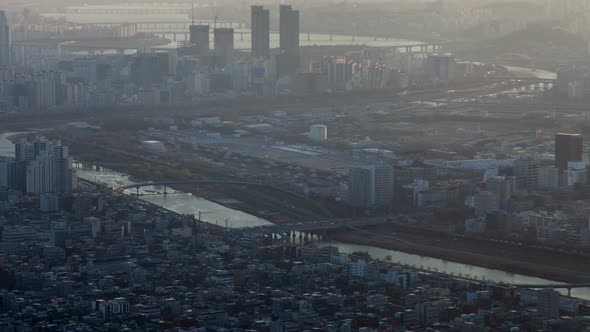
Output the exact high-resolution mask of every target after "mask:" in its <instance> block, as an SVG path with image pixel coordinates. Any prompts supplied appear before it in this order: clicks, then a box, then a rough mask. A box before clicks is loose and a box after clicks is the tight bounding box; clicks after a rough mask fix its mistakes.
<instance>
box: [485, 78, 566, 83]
mask: <svg viewBox="0 0 590 332" xmlns="http://www.w3.org/2000/svg"><path fill="white" fill-rule="evenodd" d="M484 80H485V81H488V82H524V83H531V84H534V83H537V84H541V83H557V79H556V78H540V77H485V78H484Z"/></svg>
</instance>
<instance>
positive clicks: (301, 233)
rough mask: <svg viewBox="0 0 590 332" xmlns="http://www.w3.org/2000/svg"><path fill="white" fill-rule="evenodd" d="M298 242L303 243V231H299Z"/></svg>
mask: <svg viewBox="0 0 590 332" xmlns="http://www.w3.org/2000/svg"><path fill="white" fill-rule="evenodd" d="M299 244H303V232H299Z"/></svg>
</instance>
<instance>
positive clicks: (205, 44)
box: [189, 25, 209, 55]
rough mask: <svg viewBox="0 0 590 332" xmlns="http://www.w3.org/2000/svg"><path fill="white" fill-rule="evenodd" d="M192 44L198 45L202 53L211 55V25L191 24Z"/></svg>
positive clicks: (190, 38)
mask: <svg viewBox="0 0 590 332" xmlns="http://www.w3.org/2000/svg"><path fill="white" fill-rule="evenodd" d="M189 29H190V36H189V42H190V45H191V46H193V47H196V48H197V49H198V50H199V54H201V55H209V26H208V25H191V26H190V28H189Z"/></svg>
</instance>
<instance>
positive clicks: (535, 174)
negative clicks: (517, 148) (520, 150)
mask: <svg viewBox="0 0 590 332" xmlns="http://www.w3.org/2000/svg"><path fill="white" fill-rule="evenodd" d="M514 175H515V176H516V188H517V189H518V190H529V191H530V190H534V189H536V188H537V187H538V185H539V161H538V160H536V159H533V158H521V159H518V160H516V161H515V162H514Z"/></svg>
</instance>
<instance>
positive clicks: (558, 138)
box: [555, 134, 584, 172]
mask: <svg viewBox="0 0 590 332" xmlns="http://www.w3.org/2000/svg"><path fill="white" fill-rule="evenodd" d="M583 154H584V137H583V136H582V135H579V134H556V135H555V167H557V168H558V169H559V171H560V172H563V171H566V170H567V163H568V162H570V161H582V160H584V157H583Z"/></svg>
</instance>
